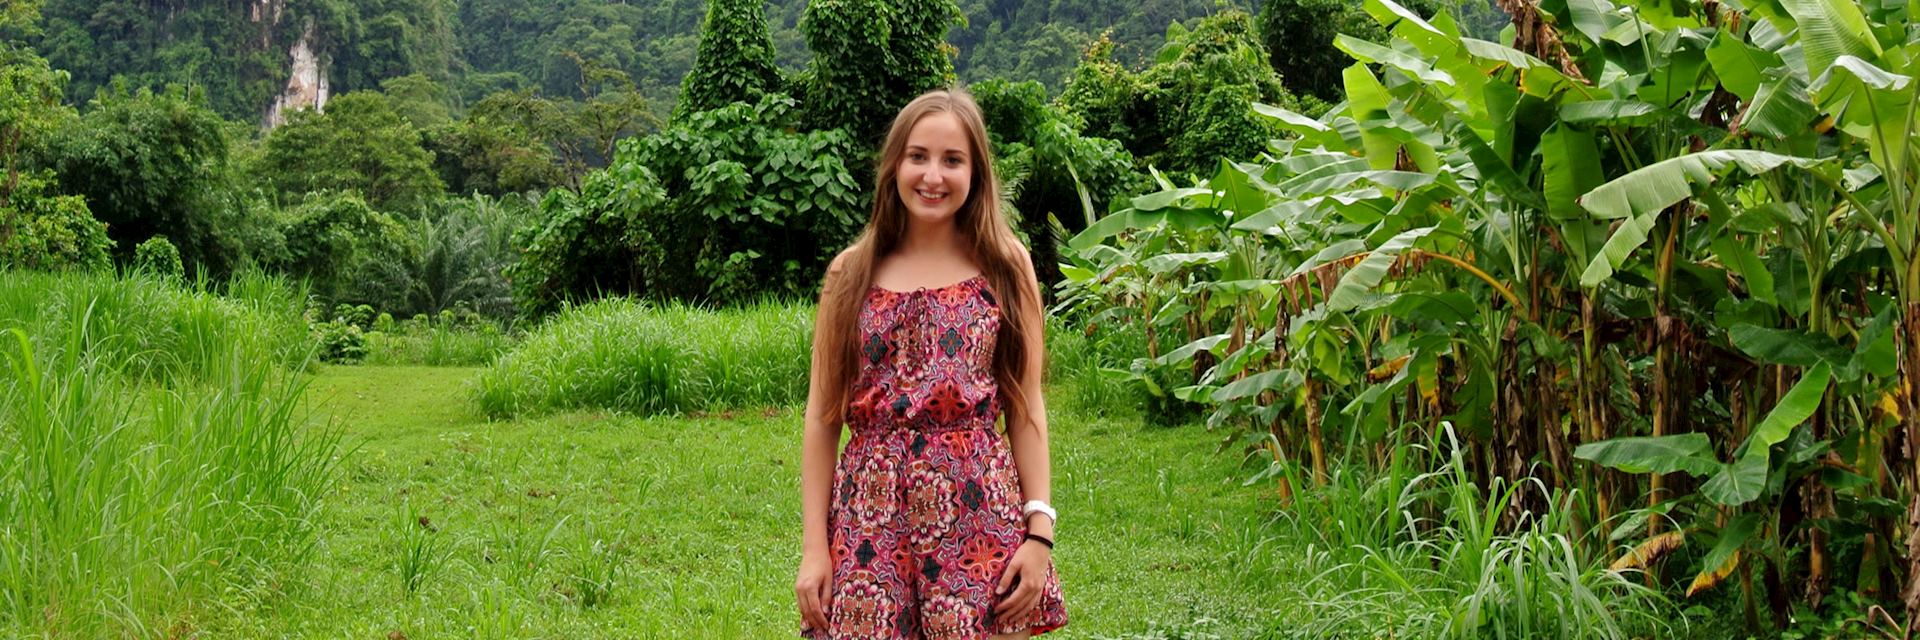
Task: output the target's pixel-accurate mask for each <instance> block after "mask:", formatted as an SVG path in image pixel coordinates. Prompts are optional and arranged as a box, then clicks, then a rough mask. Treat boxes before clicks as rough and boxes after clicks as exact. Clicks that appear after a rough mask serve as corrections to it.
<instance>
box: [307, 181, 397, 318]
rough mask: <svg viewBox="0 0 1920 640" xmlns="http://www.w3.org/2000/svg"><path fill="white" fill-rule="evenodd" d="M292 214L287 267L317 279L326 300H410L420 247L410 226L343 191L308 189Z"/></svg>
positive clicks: (388, 303)
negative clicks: (309, 191) (314, 191)
mask: <svg viewBox="0 0 1920 640" xmlns="http://www.w3.org/2000/svg"><path fill="white" fill-rule="evenodd" d="M289 217H290V218H291V219H290V220H289V221H288V223H287V226H286V229H285V231H284V233H285V237H286V246H287V253H288V258H287V260H288V262H287V264H285V265H281V266H282V268H283V269H284V270H285V271H286V272H288V273H290V274H292V275H295V276H298V277H303V278H307V279H308V280H309V281H310V282H312V285H313V293H314V295H316V296H318V297H319V298H320V299H321V300H323V301H327V302H332V303H349V304H369V305H378V306H383V307H388V306H396V305H399V304H404V303H405V301H406V300H407V299H408V297H409V294H410V293H411V291H412V290H413V287H414V281H413V278H414V276H413V274H414V272H415V264H416V261H417V260H418V251H419V249H418V247H417V246H416V245H415V244H414V238H413V236H412V235H411V234H409V233H408V232H407V227H406V226H405V225H403V224H401V223H399V222H397V221H395V220H394V219H393V218H392V217H391V216H388V215H387V214H385V213H382V212H379V211H375V210H374V209H373V208H372V207H371V206H369V205H368V204H367V202H366V201H365V200H363V199H361V198H360V196H357V195H354V194H351V193H340V192H321V193H312V194H308V195H307V197H306V199H305V201H304V202H302V203H301V204H300V205H299V206H298V207H295V208H294V209H293V210H292V211H291V212H290V213H289ZM369 320H371V317H369Z"/></svg>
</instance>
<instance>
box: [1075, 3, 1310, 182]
mask: <svg viewBox="0 0 1920 640" xmlns="http://www.w3.org/2000/svg"><path fill="white" fill-rule="evenodd" d="M1160 51H1161V52H1160V55H1159V58H1158V60H1157V61H1156V62H1155V63H1154V64H1153V65H1152V66H1149V67H1147V68H1146V69H1144V70H1142V71H1140V72H1138V73H1136V72H1133V71H1131V70H1129V69H1127V68H1126V66H1125V65H1123V64H1121V63H1120V62H1118V61H1116V60H1114V59H1113V57H1112V54H1113V47H1112V45H1111V41H1108V40H1104V39H1103V40H1102V41H1100V42H1098V43H1096V44H1095V45H1094V46H1093V47H1092V48H1091V49H1090V50H1089V51H1088V53H1087V58H1086V59H1085V60H1084V61H1082V62H1081V65H1080V67H1078V68H1076V69H1075V70H1074V75H1073V78H1072V79H1071V80H1069V81H1068V83H1067V90H1066V92H1065V93H1064V94H1062V95H1061V97H1060V102H1061V104H1062V105H1063V106H1064V107H1065V108H1066V109H1067V111H1069V112H1071V113H1072V114H1074V116H1075V117H1078V118H1080V119H1082V121H1084V122H1085V123H1086V133H1087V134H1088V135H1091V136H1096V137H1102V138H1111V139H1114V140H1119V141H1120V142H1121V143H1122V144H1123V145H1125V147H1126V148H1127V149H1129V150H1131V151H1132V152H1133V153H1134V155H1135V156H1136V157H1138V158H1139V160H1140V161H1141V162H1142V163H1144V164H1147V165H1152V166H1157V167H1159V168H1161V169H1166V170H1173V171H1183V172H1191V173H1196V174H1200V175H1211V174H1212V172H1213V169H1214V168H1215V165H1217V164H1218V163H1219V161H1220V158H1222V157H1225V158H1229V159H1237V160H1251V159H1253V158H1254V157H1255V156H1257V155H1259V153H1260V152H1261V151H1262V150H1264V149H1266V145H1267V141H1268V140H1271V139H1273V138H1276V137H1278V136H1279V130H1278V129H1277V128H1276V127H1275V126H1274V125H1272V124H1271V123H1270V122H1268V121H1266V120H1264V119H1262V118H1259V117H1258V116H1256V115H1255V114H1254V111H1253V105H1254V103H1265V104H1272V105H1280V106H1287V107H1291V106H1292V105H1293V103H1294V97H1293V95H1292V94H1291V93H1290V92H1288V91H1287V89H1286V87H1284V86H1282V84H1281V79H1280V76H1279V75H1278V74H1276V73H1274V71H1273V68H1272V67H1271V66H1269V65H1268V63H1267V53H1266V47H1265V46H1263V45H1262V44H1261V43H1260V40H1259V37H1258V35H1257V33H1256V32H1255V30H1254V28H1253V17H1252V16H1250V15H1248V14H1247V13H1246V12H1243V11H1239V10H1228V11H1224V12H1221V13H1220V14H1218V15H1214V16H1209V17H1206V18H1202V19H1199V20H1197V21H1195V22H1194V24H1193V26H1192V27H1191V28H1189V27H1187V26H1185V25H1182V24H1180V23H1174V24H1173V25H1172V26H1169V27H1168V28H1167V43H1166V45H1165V46H1164V47H1162V48H1161V50H1160Z"/></svg>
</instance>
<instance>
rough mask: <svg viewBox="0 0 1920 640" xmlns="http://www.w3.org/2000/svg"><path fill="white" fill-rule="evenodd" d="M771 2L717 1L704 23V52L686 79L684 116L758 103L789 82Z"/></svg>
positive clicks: (683, 84) (710, 6)
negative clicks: (771, 29) (772, 30)
mask: <svg viewBox="0 0 1920 640" xmlns="http://www.w3.org/2000/svg"><path fill="white" fill-rule="evenodd" d="M765 5H766V1H765V0H712V1H710V2H708V3H707V18H706V20H704V21H702V23H701V25H700V55H699V57H698V58H695V59H694V63H693V70H692V71H688V72H687V75H686V77H685V78H683V79H681V81H680V87H681V88H680V103H679V104H678V105H677V106H675V107H674V110H675V111H676V112H677V113H679V114H683V115H684V114H690V113H697V112H700V111H706V110H709V109H718V108H720V107H724V106H727V105H729V104H732V103H735V102H745V103H747V104H753V103H756V102H759V101H760V98H761V96H764V95H766V94H769V93H778V92H780V91H781V89H783V88H784V87H783V86H782V85H783V83H784V82H785V80H784V79H783V78H781V77H780V68H779V67H777V66H774V62H773V36H772V35H770V34H769V33H768V32H767V19H766V13H765Z"/></svg>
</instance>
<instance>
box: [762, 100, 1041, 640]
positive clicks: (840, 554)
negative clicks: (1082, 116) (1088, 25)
mask: <svg viewBox="0 0 1920 640" xmlns="http://www.w3.org/2000/svg"><path fill="white" fill-rule="evenodd" d="M879 169H880V176H879V179H878V180H877V181H876V182H877V185H876V186H877V192H876V193H875V194H874V199H873V200H874V203H873V216H872V218H871V219H869V220H868V221H867V228H866V230H865V231H864V232H862V233H861V234H860V238H859V239H858V240H855V241H854V243H853V246H851V247H848V248H847V249H846V251H843V252H841V254H840V255H839V256H838V257H836V258H834V260H833V263H832V265H830V266H829V267H828V268H827V275H826V282H825V284H824V286H823V287H822V289H821V292H820V310H819V317H818V319H817V322H816V324H815V330H814V342H813V369H812V374H811V375H812V377H811V381H812V387H811V389H810V390H809V391H808V394H807V411H806V424H805V427H804V429H805V433H804V435H803V437H802V444H801V459H802V466H801V474H800V493H801V496H800V497H801V510H802V514H803V517H804V518H805V533H804V541H803V550H802V554H801V559H800V570H799V577H798V579H797V580H796V581H795V585H794V592H795V595H796V596H797V597H798V600H799V608H800V616H801V633H802V635H803V636H806V637H808V638H815V639H823V638H824V639H835V640H837V639H840V638H858V639H862V640H865V639H873V638H886V639H907V638H912V639H918V638H927V639H945V638H965V639H968V640H974V639H982V638H989V637H991V638H1026V637H1029V636H1031V635H1035V634H1040V633H1045V632H1047V631H1051V630H1053V629H1057V628H1059V627H1060V626H1062V625H1065V624H1066V622H1067V613H1066V608H1065V605H1064V604H1063V603H1062V601H1061V598H1060V581H1059V578H1058V577H1057V576H1056V575H1055V573H1054V570H1053V529H1054V515H1053V509H1052V508H1051V507H1049V506H1048V505H1047V500H1048V498H1049V493H1050V487H1049V482H1050V480H1051V478H1050V477H1049V473H1050V472H1049V469H1048V461H1047V420H1046V405H1045V403H1044V401H1043V400H1042V399H1041V396H1040V378H1041V370H1042V366H1043V363H1044V360H1045V357H1044V356H1045V354H1044V349H1045V342H1044V340H1043V339H1042V336H1041V330H1042V327H1043V326H1044V323H1043V322H1042V320H1041V314H1042V310H1041V308H1040V306H1041V303H1040V286H1039V283H1038V281H1037V280H1036V278H1035V276H1034V271H1033V263H1032V260H1031V258H1030V257H1029V256H1028V254H1027V250H1026V248H1025V247H1022V246H1021V245H1020V242H1019V239H1018V238H1016V237H1014V235H1013V230H1012V228H1011V227H1010V226H1008V224H1007V221H1006V218H1005V217H1004V214H1003V212H1002V210H1001V202H1000V188H999V185H998V184H997V183H996V181H995V180H994V177H993V159H992V157H991V151H990V150H989V149H988V147H987V133H986V127H985V125H984V124H983V123H982V120H981V116H980V108H979V106H977V105H975V104H974V102H973V99H972V97H970V96H968V95H967V94H966V93H964V92H961V91H957V90H956V91H934V92H931V93H927V94H925V95H922V96H920V97H919V98H916V99H914V101H913V102H910V103H908V104H907V106H906V107H905V108H903V109H901V111H900V114H899V115H898V116H896V117H895V118H894V120H893V126H892V128H891V129H890V130H889V131H888V133H887V139H886V144H885V146H884V147H883V149H882V153H881V160H880V167H879ZM1002 411H1004V412H1005V417H1006V421H1005V422H1006V427H1005V432H1004V433H1003V432H1002V431H1001V430H999V429H997V428H996V427H995V419H996V418H998V417H1000V415H1001V413H1002ZM843 423H844V424H847V425H848V426H849V427H850V428H851V430H852V432H853V433H852V436H851V438H850V439H849V440H848V441H847V444H846V451H845V453H844V454H843V455H838V456H836V453H835V448H836V446H837V445H838V444H839V441H840V425H841V424H843ZM836 458H837V463H836Z"/></svg>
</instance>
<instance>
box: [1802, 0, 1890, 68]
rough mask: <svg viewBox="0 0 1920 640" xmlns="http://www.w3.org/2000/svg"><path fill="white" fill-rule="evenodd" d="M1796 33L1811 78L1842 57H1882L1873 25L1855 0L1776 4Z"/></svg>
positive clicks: (1806, 0)
mask: <svg viewBox="0 0 1920 640" xmlns="http://www.w3.org/2000/svg"><path fill="white" fill-rule="evenodd" d="M1779 2H1780V6H1781V8H1784V9H1786V11H1787V13H1788V14H1789V15H1792V16H1793V21H1794V23H1795V25H1796V27H1797V28H1798V30H1799V35H1800V48H1801V50H1802V51H1803V52H1804V54H1805V55H1806V60H1807V69H1808V70H1809V71H1811V72H1812V75H1818V74H1819V73H1820V71H1821V70H1823V69H1826V68H1827V67H1830V66H1833V64H1834V61H1835V60H1838V59H1839V58H1840V57H1841V56H1854V57H1858V58H1863V59H1867V60H1877V59H1879V58H1880V54H1881V53H1882V51H1881V49H1880V42H1879V41H1877V40H1874V38H1873V30H1872V25H1870V24H1868V23H1867V16H1866V14H1865V13H1862V12H1861V11H1860V4H1859V3H1858V2H1857V1H1855V0H1779Z"/></svg>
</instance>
